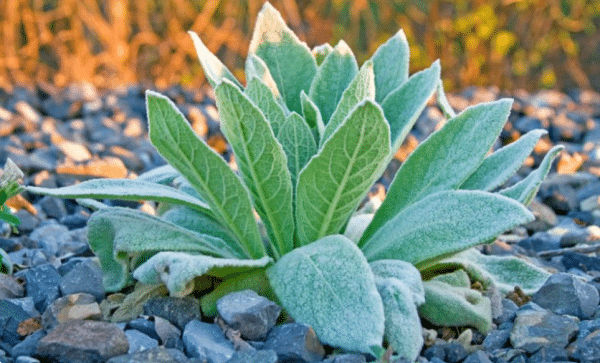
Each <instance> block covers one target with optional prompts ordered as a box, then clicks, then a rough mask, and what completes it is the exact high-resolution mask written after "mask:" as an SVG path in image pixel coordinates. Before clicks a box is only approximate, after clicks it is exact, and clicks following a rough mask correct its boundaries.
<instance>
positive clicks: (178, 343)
mask: <svg viewBox="0 0 600 363" xmlns="http://www.w3.org/2000/svg"><path fill="white" fill-rule="evenodd" d="M154 330H155V331H156V335H158V337H159V339H160V342H161V344H162V345H164V346H165V347H167V348H177V349H182V350H183V348H184V347H183V341H182V340H181V330H179V329H177V327H176V326H175V325H173V324H171V323H170V322H169V321H168V320H167V319H163V318H161V317H160V316H155V317H154ZM150 336H152V335H150Z"/></svg>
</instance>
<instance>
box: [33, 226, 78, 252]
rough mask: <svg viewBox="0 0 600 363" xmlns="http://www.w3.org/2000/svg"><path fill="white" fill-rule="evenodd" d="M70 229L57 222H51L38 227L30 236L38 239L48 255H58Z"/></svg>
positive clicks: (34, 239) (35, 239)
mask: <svg viewBox="0 0 600 363" xmlns="http://www.w3.org/2000/svg"><path fill="white" fill-rule="evenodd" d="M68 232H69V230H68V229H67V227H65V226H61V225H60V224H57V223H49V224H45V225H43V226H40V227H38V228H36V229H35V230H34V231H33V232H31V235H30V236H29V238H30V239H31V240H33V241H36V242H37V243H38V245H39V246H40V248H42V249H43V251H44V253H45V254H46V255H47V256H57V255H58V253H59V246H60V245H61V244H62V242H63V240H64V236H65V234H67V233H68Z"/></svg>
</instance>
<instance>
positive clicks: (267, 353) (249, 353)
mask: <svg viewBox="0 0 600 363" xmlns="http://www.w3.org/2000/svg"><path fill="white" fill-rule="evenodd" d="M277 362H279V361H278V360H277V353H275V351H274V350H241V351H237V352H235V354H234V355H233V357H231V359H230V360H228V361H227V363H277Z"/></svg>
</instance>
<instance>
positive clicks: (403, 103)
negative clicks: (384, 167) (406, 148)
mask: <svg viewBox="0 0 600 363" xmlns="http://www.w3.org/2000/svg"><path fill="white" fill-rule="evenodd" d="M439 78H440V62H439V61H435V62H434V63H433V64H432V65H431V67H430V68H428V69H425V70H423V71H421V72H418V73H415V74H414V75H412V76H411V77H410V78H409V79H408V81H406V82H405V83H404V84H403V85H402V86H400V87H399V88H397V89H396V90H394V91H393V92H391V93H390V94H389V95H388V96H387V97H386V98H385V99H384V100H383V102H382V104H381V107H382V108H383V112H384V113H385V118H386V119H387V120H388V122H389V124H390V134H391V140H392V153H391V154H390V158H391V157H393V154H394V153H395V152H396V150H398V148H399V147H400V145H401V144H402V142H403V141H404V139H405V138H406V136H407V135H408V132H409V131H410V129H412V127H413V126H414V124H415V122H417V119H418V118H419V115H421V112H423V109H425V106H426V105H427V100H429V99H430V98H431V96H432V95H433V92H435V86H436V84H437V83H438V80H439Z"/></svg>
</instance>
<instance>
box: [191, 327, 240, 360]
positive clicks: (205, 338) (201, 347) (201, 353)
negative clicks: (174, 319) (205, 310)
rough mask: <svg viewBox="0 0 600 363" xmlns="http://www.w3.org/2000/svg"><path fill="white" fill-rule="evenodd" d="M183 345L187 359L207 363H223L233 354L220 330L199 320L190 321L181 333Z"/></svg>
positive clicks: (231, 347) (233, 351)
mask: <svg viewBox="0 0 600 363" xmlns="http://www.w3.org/2000/svg"><path fill="white" fill-rule="evenodd" d="M183 344H184V345H185V350H186V352H187V354H188V356H189V357H192V358H200V359H205V360H206V361H207V362H208V363H225V362H227V361H228V360H229V359H230V358H231V357H232V356H233V354H234V353H235V350H234V349H233V343H231V342H230V341H229V340H227V338H226V337H225V335H224V334H223V331H222V330H221V328H219V326H218V325H215V324H208V323H205V322H202V321H199V320H192V321H190V322H189V323H188V324H187V325H186V326H185V329H184V331H183Z"/></svg>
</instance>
